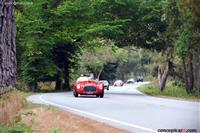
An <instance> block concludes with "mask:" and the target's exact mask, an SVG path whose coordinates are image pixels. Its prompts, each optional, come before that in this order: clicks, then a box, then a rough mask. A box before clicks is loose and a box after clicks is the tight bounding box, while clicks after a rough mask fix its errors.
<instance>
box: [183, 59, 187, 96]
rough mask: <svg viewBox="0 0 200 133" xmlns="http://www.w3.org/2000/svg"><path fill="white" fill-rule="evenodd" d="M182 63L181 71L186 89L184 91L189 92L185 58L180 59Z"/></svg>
mask: <svg viewBox="0 0 200 133" xmlns="http://www.w3.org/2000/svg"><path fill="white" fill-rule="evenodd" d="M182 61H183V71H184V80H185V88H186V91H187V92H189V90H188V73H187V66H186V63H185V58H184V57H183V58H182Z"/></svg>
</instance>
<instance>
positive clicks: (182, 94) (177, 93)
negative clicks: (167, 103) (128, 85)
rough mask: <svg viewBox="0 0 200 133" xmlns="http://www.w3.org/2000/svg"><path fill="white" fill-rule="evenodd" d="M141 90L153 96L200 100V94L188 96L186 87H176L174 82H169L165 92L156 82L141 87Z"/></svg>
mask: <svg viewBox="0 0 200 133" xmlns="http://www.w3.org/2000/svg"><path fill="white" fill-rule="evenodd" d="M139 90H140V91H142V92H143V93H146V94H148V95H151V96H168V97H173V98H181V99H188V100H189V99H191V100H199V99H200V95H199V94H195V93H192V94H188V93H187V92H186V90H185V89H184V87H181V86H178V85H174V83H173V82H169V83H168V84H167V85H166V88H165V90H164V91H163V92H161V91H160V89H159V86H158V83H156V82H152V83H150V84H147V85H144V86H141V87H140V88H139Z"/></svg>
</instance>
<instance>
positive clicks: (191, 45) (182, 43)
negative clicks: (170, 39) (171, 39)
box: [175, 28, 197, 58]
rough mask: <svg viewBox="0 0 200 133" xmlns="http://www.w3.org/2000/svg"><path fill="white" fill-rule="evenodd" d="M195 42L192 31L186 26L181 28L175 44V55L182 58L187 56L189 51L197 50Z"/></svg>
mask: <svg viewBox="0 0 200 133" xmlns="http://www.w3.org/2000/svg"><path fill="white" fill-rule="evenodd" d="M196 44H197V41H196V40H195V39H194V37H193V36H192V32H191V31H189V30H188V29H187V28H182V30H181V31H180V32H179V37H178V39H177V41H176V44H175V48H176V49H175V50H176V53H177V55H178V56H180V57H183V58H184V57H187V56H189V53H195V52H196V51H197V47H196Z"/></svg>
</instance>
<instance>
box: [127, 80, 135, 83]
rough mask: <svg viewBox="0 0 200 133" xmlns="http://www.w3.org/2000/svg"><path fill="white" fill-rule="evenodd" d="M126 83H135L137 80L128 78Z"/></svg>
mask: <svg viewBox="0 0 200 133" xmlns="http://www.w3.org/2000/svg"><path fill="white" fill-rule="evenodd" d="M126 83H127V84H133V83H135V80H134V79H128V80H127V81H126Z"/></svg>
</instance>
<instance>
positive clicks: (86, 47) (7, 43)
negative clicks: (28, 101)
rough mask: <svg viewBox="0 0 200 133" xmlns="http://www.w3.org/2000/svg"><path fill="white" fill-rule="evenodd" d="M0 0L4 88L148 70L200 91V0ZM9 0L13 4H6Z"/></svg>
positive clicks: (66, 85) (63, 85)
mask: <svg viewBox="0 0 200 133" xmlns="http://www.w3.org/2000/svg"><path fill="white" fill-rule="evenodd" d="M7 1H10V3H12V2H13V1H12V0H0V2H1V4H0V88H1V90H2V89H3V88H4V89H5V88H8V86H16V87H17V88H19V89H25V88H26V89H27V88H28V90H30V91H38V90H39V89H40V86H41V84H42V83H45V82H53V83H55V85H53V87H54V88H55V90H56V91H59V90H66V91H69V90H70V88H71V85H72V84H73V82H74V81H75V80H76V79H77V77H78V76H80V74H82V73H84V74H86V73H93V74H94V76H95V78H97V79H107V80H109V81H110V82H112V81H114V80H115V79H122V80H127V78H130V77H133V76H138V75H143V76H144V77H150V78H151V79H157V81H158V82H157V84H158V85H159V88H160V91H161V92H162V91H163V90H164V89H165V86H166V84H167V82H168V81H170V80H171V81H174V82H175V83H176V84H177V85H181V86H183V88H184V89H185V90H186V91H187V93H195V94H197V95H199V94H200V8H199V7H200V1H199V0H34V1H31V0H16V1H15V2H14V3H13V4H10V3H8V2H7ZM6 2H7V3H6Z"/></svg>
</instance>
